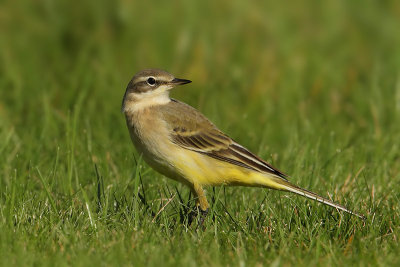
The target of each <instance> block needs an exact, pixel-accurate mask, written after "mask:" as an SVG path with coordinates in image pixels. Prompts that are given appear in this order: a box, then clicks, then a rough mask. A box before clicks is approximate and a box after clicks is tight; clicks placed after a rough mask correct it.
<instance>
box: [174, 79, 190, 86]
mask: <svg viewBox="0 0 400 267" xmlns="http://www.w3.org/2000/svg"><path fill="white" fill-rule="evenodd" d="M191 82H192V81H190V80H185V79H178V78H175V79H173V80H172V81H171V83H172V84H173V85H182V84H187V83H191Z"/></svg>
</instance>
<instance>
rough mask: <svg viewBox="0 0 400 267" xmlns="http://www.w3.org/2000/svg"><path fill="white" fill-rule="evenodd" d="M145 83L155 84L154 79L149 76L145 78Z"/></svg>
mask: <svg viewBox="0 0 400 267" xmlns="http://www.w3.org/2000/svg"><path fill="white" fill-rule="evenodd" d="M147 83H148V84H149V85H150V86H153V85H155V84H156V79H154V78H153V77H150V78H148V79H147Z"/></svg>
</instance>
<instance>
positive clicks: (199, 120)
mask: <svg viewBox="0 0 400 267" xmlns="http://www.w3.org/2000/svg"><path fill="white" fill-rule="evenodd" d="M190 82H191V81H189V80H185V79H178V78H175V77H174V76H173V75H171V74H170V73H168V72H165V71H162V70H158V69H148V70H143V71H140V72H139V73H137V74H136V75H135V76H133V78H132V80H131V81H130V82H129V84H128V86H127V88H126V92H125V95H124V99H123V102H122V111H123V112H124V114H125V118H126V123H127V126H128V129H129V133H130V136H131V139H132V141H133V144H134V145H135V147H136V149H137V150H138V151H139V152H141V153H142V154H143V158H144V159H145V161H146V162H147V163H148V164H149V165H150V166H151V167H152V168H153V169H155V170H156V171H158V172H160V173H161V174H163V175H165V176H167V177H169V178H172V179H174V180H177V181H179V182H181V183H183V184H186V185H187V186H189V187H190V189H191V191H192V192H193V194H194V195H195V196H196V203H197V206H198V207H199V208H200V211H201V212H202V213H203V214H207V211H208V207H209V205H208V202H207V199H206V196H205V193H204V190H203V186H207V185H243V186H258V187H267V188H272V189H277V190H283V191H289V192H292V193H296V194H299V195H301V196H304V197H308V198H310V199H313V200H316V201H319V202H321V203H324V204H326V205H329V206H332V207H335V208H337V209H339V210H342V211H345V212H348V213H350V214H353V215H356V216H358V217H360V218H364V216H363V215H361V214H358V213H356V212H353V211H350V210H349V209H347V208H346V207H344V206H342V205H339V204H336V203H334V202H332V201H330V200H328V199H326V198H324V197H321V196H319V195H317V194H316V193H313V192H311V191H308V190H305V189H302V188H300V187H298V186H296V185H294V184H292V183H290V182H289V181H288V180H287V175H285V174H283V173H282V172H281V171H279V170H277V169H276V168H274V167H272V166H271V165H270V164H268V163H267V162H265V161H264V160H263V159H261V158H259V157H258V156H256V155H255V154H253V153H252V152H250V151H249V150H248V149H246V148H245V147H243V146H241V145H240V144H238V143H236V142H235V141H233V140H232V139H231V138H229V137H228V136H227V135H226V134H224V133H223V132H221V131H220V130H219V129H218V128H217V127H216V126H215V125H214V124H213V123H211V122H210V121H209V120H208V119H207V118H206V117H205V116H204V115H203V114H201V113H200V112H199V111H197V110H196V109H194V108H192V107H191V106H189V105H187V104H185V103H182V102H179V101H177V100H175V99H171V98H170V97H169V91H170V90H171V89H172V88H174V87H176V86H178V85H182V84H187V83H190Z"/></svg>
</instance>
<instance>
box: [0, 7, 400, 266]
mask: <svg viewBox="0 0 400 267" xmlns="http://www.w3.org/2000/svg"><path fill="white" fill-rule="evenodd" d="M399 17H400V5H399V2H398V1H395V0H393V1H361V0H358V1H357V0H356V1H344V0H343V1H337V0H328V1H323V2H321V1H312V0H310V1H305V2H302V3H298V2H296V1H291V3H283V2H282V3H278V2H277V1H254V2H253V1H239V0H237V1H210V2H209V3H206V2H205V1H198V3H197V4H196V3H194V2H193V3H190V2H189V1H181V2H171V1H154V2H149V1H142V3H136V4H131V3H129V1H110V2H106V1H79V3H74V2H73V1H28V0H22V1H3V2H2V3H1V4H0V32H1V38H0V265H4V266H6V265H10V264H14V265H35V266H65V265H69V266H85V265H94V264H97V265H101V266H104V265H119V266H127V265H128V266H130V265H134V266H140V265H149V266H154V265H158V266H161V265H176V264H181V265H183V264H184V265H191V266H195V265H231V266H244V265H249V266H252V265H260V266H261V265H263V264H271V265H274V266H275V265H285V266H287V265H295V264H296V265H300V266H309V265H310V264H311V265H321V266H326V265H342V266H344V265H349V264H354V265H360V266H366V265H382V266H385V265H388V266H389V265H392V266H393V265H396V264H397V265H398V264H399V263H400V256H399V254H400V249H399V245H398V242H399V241H398V240H399V238H400V236H399V235H400V227H399V224H400V219H399V218H400V209H399V202H400V193H399V192H400V143H399V140H400V23H399V20H398V18H399ZM147 67H158V68H162V69H166V70H168V71H170V72H172V73H174V74H176V76H177V77H181V78H187V79H191V80H193V83H192V84H190V85H187V86H184V87H181V88H179V89H177V90H175V91H174V92H173V93H172V95H173V97H175V98H177V99H180V100H182V101H184V102H187V103H189V104H191V105H192V106H194V107H196V108H197V109H199V110H200V111H202V112H203V113H205V114H206V115H207V116H208V117H209V118H210V119H211V120H212V121H213V122H214V123H215V124H216V125H218V126H219V127H220V128H221V129H222V130H224V131H225V132H227V133H228V134H229V135H230V136H231V137H232V138H234V139H235V140H237V141H238V142H240V143H242V144H243V145H245V146H247V147H248V148H250V149H251V150H252V151H254V152H256V153H257V154H259V155H260V156H262V157H263V158H265V159H266V160H267V161H269V162H271V163H272V164H273V165H275V166H277V167H278V168H279V169H281V170H282V171H284V172H286V173H288V174H289V175H290V176H291V179H290V180H291V181H293V182H295V183H296V184H298V185H300V186H302V187H305V188H308V189H310V190H313V191H315V192H318V193H320V194H322V195H324V196H329V197H332V198H333V199H334V200H336V201H337V202H339V203H342V204H344V205H346V206H348V207H350V208H352V209H354V210H357V211H359V212H361V213H363V214H365V215H366V216H367V220H366V221H365V222H363V221H361V220H359V219H358V218H356V217H352V216H350V215H347V214H343V213H338V212H336V211H335V210H334V209H331V208H329V207H325V206H323V205H320V204H317V203H315V202H312V201H309V200H305V199H303V198H301V197H297V196H294V195H291V194H287V193H282V192H277V191H270V190H264V189H259V188H242V187H215V188H208V192H207V193H208V199H209V201H210V203H211V212H210V216H208V218H207V219H206V221H205V223H204V224H205V226H206V229H205V230H204V231H202V230H199V229H196V224H195V223H194V224H192V225H191V226H189V225H188V224H187V219H188V217H187V212H188V210H189V209H190V208H191V207H192V205H193V199H191V198H190V196H189V190H188V189H187V188H185V187H184V186H182V185H180V184H177V183H176V182H174V181H171V180H167V179H165V178H163V177H162V176H161V175H159V174H157V173H156V172H154V171H153V170H151V169H150V168H149V167H148V166H147V165H145V163H144V162H143V161H142V160H141V158H140V156H139V155H138V154H137V152H136V151H135V150H134V148H133V146H132V144H131V141H130V139H129V134H128V131H127V128H126V125H125V121H124V117H123V115H122V114H121V113H120V104H121V100H122V96H123V93H124V90H125V87H126V84H127V83H128V81H129V80H130V78H131V76H132V75H133V74H134V73H135V72H136V71H138V70H140V69H143V68H147Z"/></svg>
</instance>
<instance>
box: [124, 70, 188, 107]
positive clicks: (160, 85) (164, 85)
mask: <svg viewBox="0 0 400 267" xmlns="http://www.w3.org/2000/svg"><path fill="white" fill-rule="evenodd" d="M190 82H191V81H190V80H185V79H179V78H175V77H174V76H173V75H172V74H170V73H168V72H166V71H163V70H159V69H146V70H142V71H140V72H138V73H136V74H135V76H133V78H132V79H131V81H130V82H129V83H128V86H127V87H126V91H125V95H124V99H123V100H122V111H123V112H126V111H128V110H132V109H135V110H137V109H138V108H142V107H146V106H151V105H157V104H163V103H165V102H169V101H170V99H169V91H170V90H171V89H172V88H174V87H176V86H178V85H182V84H187V83H190Z"/></svg>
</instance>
